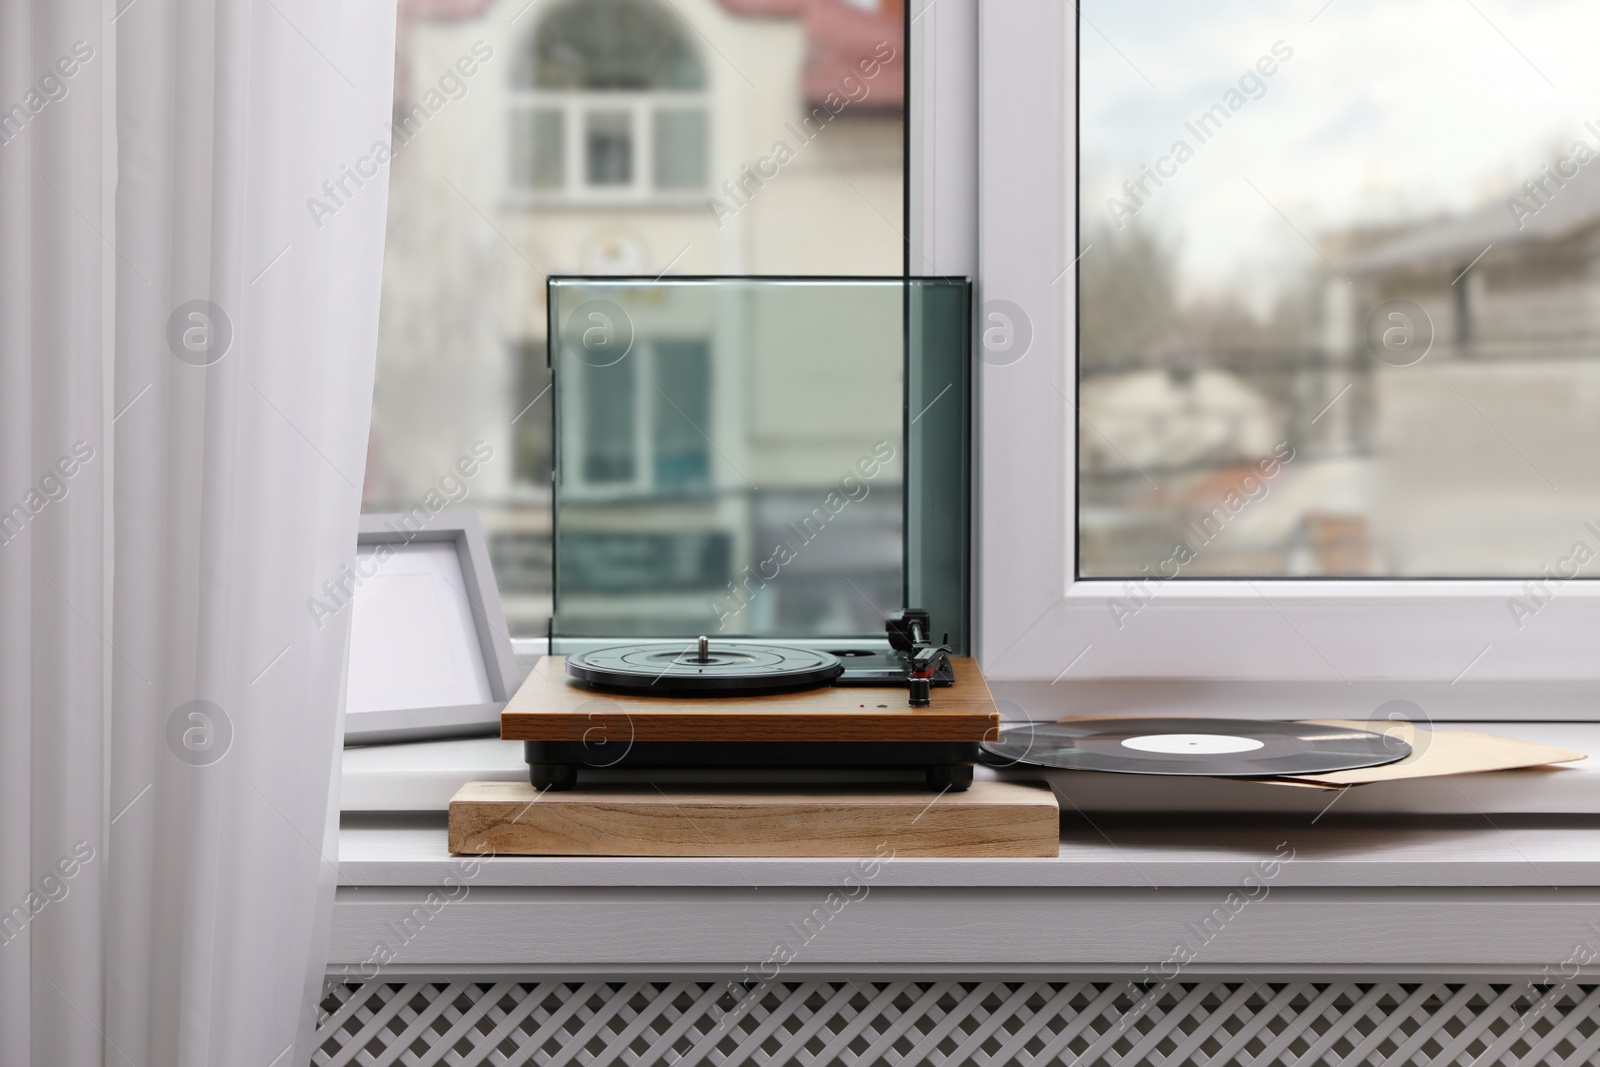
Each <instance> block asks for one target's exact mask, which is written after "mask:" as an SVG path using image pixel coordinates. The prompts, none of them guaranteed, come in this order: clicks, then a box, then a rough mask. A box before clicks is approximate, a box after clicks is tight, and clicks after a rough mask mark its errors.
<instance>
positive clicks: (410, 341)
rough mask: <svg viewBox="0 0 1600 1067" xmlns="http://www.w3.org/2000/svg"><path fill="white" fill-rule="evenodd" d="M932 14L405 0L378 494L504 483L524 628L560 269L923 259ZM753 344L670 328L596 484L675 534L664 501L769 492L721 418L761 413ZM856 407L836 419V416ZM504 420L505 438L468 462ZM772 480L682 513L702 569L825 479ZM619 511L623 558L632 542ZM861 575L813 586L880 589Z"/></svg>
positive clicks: (750, 268)
mask: <svg viewBox="0 0 1600 1067" xmlns="http://www.w3.org/2000/svg"><path fill="white" fill-rule="evenodd" d="M905 31H906V12H905V8H904V5H903V3H902V2H901V0H540V2H539V3H536V4H529V3H528V2H527V0H426V2H417V3H406V4H403V5H401V22H400V28H399V34H398V38H397V44H396V116H395V118H396V126H395V133H394V144H395V151H394V159H393V161H392V163H391V164H390V174H389V179H390V194H389V221H388V234H387V242H386V248H385V253H384V255H385V267H384V279H383V291H382V296H381V300H382V306H381V312H380V327H379V329H380V337H379V352H378V372H377V386H376V391H375V396H374V403H373V421H372V439H371V442H370V448H369V459H368V470H367V473H366V485H365V490H364V499H365V505H364V506H365V508H366V509H367V510H368V511H387V510H411V509H412V508H414V507H417V506H420V505H422V504H423V502H424V501H435V502H436V501H439V500H441V499H442V500H443V501H445V502H446V503H447V505H448V506H450V507H454V508H461V509H470V510H476V511H477V512H478V513H479V515H480V517H481V518H482V520H483V522H484V525H485V528H486V530H487V531H488V534H489V538H490V544H491V552H492V554H493V557H494V563H495V567H496V576H497V579H498V581H499V584H500V589H501V593H502V596H503V598H504V600H505V604H506V613H507V618H508V622H509V625H510V627H511V632H512V634H513V636H519V637H521V636H528V637H537V636H543V635H544V633H545V626H546V620H547V619H548V616H549V611H550V558H551V552H552V545H551V526H550V480H551V448H550V445H551V406H550V402H551V395H550V393H549V391H548V389H549V385H550V376H549V372H548V370H547V369H546V363H545V351H546V329H547V324H546V317H547V313H548V311H547V307H546V295H545V279H546V278H547V277H548V276H550V275H575V274H576V275H588V274H612V275H639V276H644V277H646V278H653V277H655V276H657V275H662V274H665V275H667V276H674V275H743V274H781V275H840V274H849V275H862V274H868V275H872V274H876V275H898V274H900V273H901V271H902V267H903V262H904V256H905V248H906V245H905V241H904V238H903V236H902V232H903V216H904V197H903V189H904V187H905V180H906V171H905V165H904V159H903V151H902V145H903V142H904V135H905V124H904V114H903V112H904V108H903V103H904V77H905V68H904V65H903V64H904V58H903V57H904V37H905ZM738 359H739V356H738V353H737V351H736V350H735V348H734V347H731V346H729V345H728V344H727V343H725V342H719V341H718V339H717V338H714V337H712V336H711V335H710V333H709V332H708V331H707V330H704V329H700V330H696V329H690V328H682V329H679V328H670V329H666V330H665V332H659V333H657V334H653V335H652V336H651V337H650V338H648V339H647V342H646V343H642V344H641V346H640V348H639V350H638V351H637V352H635V353H634V354H633V355H631V356H630V357H629V359H628V360H626V361H625V362H627V363H628V364H629V367H628V369H627V370H624V371H619V372H617V373H616V374H614V375H609V376H606V379H605V383H604V384H603V385H602V386H601V387H600V388H599V389H598V391H596V392H595V393H594V394H593V395H592V397H591V398H589V400H587V401H586V404H585V409H586V410H587V411H588V412H589V417H587V418H586V419H585V420H582V421H585V422H586V424H587V429H586V430H582V431H580V436H579V437H576V438H571V439H569V441H568V442H567V443H566V444H565V445H564V447H572V448H576V449H578V452H577V453H576V454H577V455H579V456H580V457H581V459H580V460H579V462H577V463H576V464H575V466H574V468H573V470H574V472H575V476H576V477H579V478H580V479H581V480H582V482H583V489H584V491H585V492H588V493H591V494H593V496H594V497H595V499H596V500H597V501H600V502H602V503H604V502H605V501H606V500H611V501H614V502H615V508H616V509H617V518H616V522H617V523H632V524H633V525H634V526H635V527H636V528H637V529H638V530H639V531H640V533H641V535H647V536H648V537H650V538H655V540H656V541H658V542H661V544H659V545H657V544H654V542H652V545H653V547H650V551H657V550H659V551H669V550H670V551H675V552H687V550H686V549H685V547H684V546H683V545H678V546H676V547H674V546H673V545H671V544H668V543H667V541H668V540H670V538H671V537H673V536H678V534H675V533H674V532H673V531H670V530H660V531H657V530H656V529H655V526H657V525H662V524H664V523H665V520H664V519H662V518H660V516H661V515H663V514H664V510H663V509H669V508H670V506H671V501H672V500H673V499H683V498H685V497H688V496H694V495H696V494H700V495H704V494H706V493H708V492H713V491H714V492H717V493H720V494H723V495H725V496H727V497H728V498H729V500H734V499H735V498H737V497H739V496H740V495H742V494H745V493H746V492H747V491H748V492H750V493H753V492H754V490H751V489H750V487H749V485H748V484H747V483H746V482H745V481H744V479H743V478H741V477H738V476H737V475H733V474H731V473H730V472H729V471H728V470H727V469H725V468H726V460H724V459H723V458H722V457H719V456H718V455H717V452H716V450H715V449H713V448H712V447H711V446H710V444H709V443H708V441H718V440H721V439H723V435H725V434H727V433H731V432H733V428H734V427H733V424H732V423H731V422H730V421H729V420H730V416H729V414H728V413H729V412H730V411H736V410H737V409H738V402H739V396H738V395H736V390H737V389H738V388H739V386H738V382H739V374H738V372H737V367H736V365H735V364H736V363H737V360H738ZM832 373H833V372H832V371H830V370H829V368H828V367H827V366H826V363H825V362H823V363H819V364H817V365H816V366H815V367H813V368H812V370H811V372H810V373H807V374H804V375H801V376H800V377H799V378H797V380H796V383H795V384H794V386H793V387H792V390H791V393H790V394H789V395H788V396H787V398H786V400H787V402H789V403H791V404H793V405H797V406H807V407H811V408H814V409H815V410H817V411H820V412H824V413H827V412H828V411H829V410H830V409H829V407H828V405H826V404H824V403H823V395H824V393H825V392H826V391H827V390H828V389H830V388H831V386H830V380H831V379H830V374H832ZM597 381H598V379H597ZM657 386H659V387H660V388H659V389H658V388H657ZM886 387H887V385H886ZM621 408H626V411H627V412H628V414H629V419H628V420H622V419H621V418H620V417H619V416H620V415H621V414H622V411H621V410H620V409H621ZM844 417H845V416H844V415H842V414H840V413H838V412H835V413H834V414H832V415H826V414H825V417H823V418H820V419H818V420H816V421H815V424H814V425H813V426H811V427H810V428H808V429H807V431H806V432H807V433H810V434H814V441H813V442H812V444H815V445H816V447H822V445H821V444H820V442H825V441H826V440H827V439H828V437H829V435H830V433H831V432H833V427H832V426H831V425H830V423H829V421H828V420H829V418H835V419H837V418H844ZM624 421H626V422H627V425H626V426H624V425H623V423H624ZM852 429H859V427H852ZM808 440H811V439H805V440H799V441H796V442H794V444H796V445H797V446H798V447H812V445H811V444H808V443H807V441H808ZM478 441H483V442H484V443H485V444H486V445H487V446H488V448H490V449H492V452H493V456H492V458H491V459H490V460H489V461H487V462H485V463H482V464H481V469H480V471H479V473H478V474H477V475H476V476H475V477H474V478H472V479H469V480H462V479H459V478H456V477H453V476H452V475H451V473H450V472H451V471H452V470H453V469H454V465H455V462H456V460H457V459H458V458H459V457H460V456H461V455H463V454H466V453H467V452H468V451H469V450H470V449H471V448H472V447H473V445H474V443H475V442H478ZM724 451H728V452H730V455H731V449H725V450H724ZM738 462H739V463H740V465H741V466H742V467H749V466H754V465H759V463H760V460H759V458H752V459H750V460H749V463H748V464H747V463H746V461H745V460H744V459H743V458H740V459H739V460H738ZM753 480H754V482H755V483H756V484H758V485H759V486H760V488H761V490H762V492H763V493H764V494H765V495H764V496H763V497H762V498H761V499H760V500H755V499H751V500H747V501H745V502H743V503H740V504H738V505H737V506H735V505H734V504H732V503H730V504H729V505H728V506H727V507H726V508H725V509H724V510H725V512H726V514H727V515H729V516H735V517H736V518H729V519H727V520H726V522H725V525H726V528H725V529H719V530H705V531H687V532H683V533H682V535H681V536H682V537H684V538H688V537H690V535H691V534H692V535H693V536H694V537H695V538H698V541H697V542H696V543H697V544H702V545H705V546H711V547H708V548H705V550H704V551H699V550H697V551H696V552H694V553H691V554H689V555H692V558H693V560H695V561H696V562H695V565H694V566H693V567H691V568H689V570H690V571H693V572H694V580H695V581H696V582H700V583H701V584H704V583H706V582H710V581H711V580H712V579H714V578H717V577H718V576H719V575H720V576H722V579H721V580H722V581H723V582H725V581H726V572H737V571H739V569H740V568H741V567H743V566H744V565H745V564H747V563H750V562H753V561H752V560H750V559H746V558H744V554H746V553H749V552H753V551H754V550H755V549H754V543H755V541H754V539H755V537H756V530H757V529H758V528H760V527H761V524H762V523H764V522H769V521H770V522H777V521H781V520H782V519H784V518H786V517H792V516H789V511H790V510H793V508H795V507H799V504H800V503H801V502H806V501H810V500H811V499H812V498H813V497H814V496H815V495H816V490H817V488H818V487H817V486H816V485H814V484H812V481H813V480H812V479H807V478H799V477H798V476H797V475H791V474H788V473H785V472H784V471H782V470H777V471H774V472H772V473H771V476H770V477H767V476H764V475H762V474H754V475H753ZM896 491H897V490H896ZM430 494H431V495H430ZM881 497H882V499H883V500H885V501H887V500H888V499H889V493H888V492H887V491H886V492H885V493H883V494H881ZM606 506H608V507H609V506H611V505H609V504H608V505H606ZM630 508H632V509H635V511H634V512H633V513H631V515H630V513H629V512H628V509H630ZM652 516H655V517H652ZM898 521H899V520H898V509H897V508H891V507H888V506H887V505H886V506H885V507H884V509H883V515H882V516H881V520H880V519H878V518H875V519H874V520H873V522H874V523H876V524H877V525H881V526H883V529H881V530H880V529H877V528H876V526H874V527H873V528H872V529H870V530H865V531H864V532H863V535H862V536H863V537H865V538H867V539H868V541H869V542H870V543H871V544H878V543H879V542H882V541H884V533H885V531H890V527H893V529H896V530H897V529H898V526H897V525H895V524H897V523H898ZM890 532H892V531H890ZM607 536H610V535H607ZM596 538H597V540H596V542H595V545H593V546H591V548H593V549H594V551H596V552H597V553H601V554H602V555H604V557H605V558H606V559H608V560H610V559H615V558H616V557H617V554H618V552H619V551H622V549H620V548H619V547H618V545H617V544H614V543H611V542H607V541H605V540H604V539H603V538H601V536H600V534H598V533H597V534H596ZM613 540H614V539H613ZM624 547H626V546H624ZM647 547H648V546H647ZM638 548H639V546H638V545H634V546H632V547H626V550H627V551H635V550H637V549H638ZM685 558H689V556H687V555H686V557H685ZM863 558H869V564H868V566H867V571H868V572H869V573H855V574H853V575H852V577H851V580H852V581H853V582H855V584H856V585H858V586H860V587H861V588H862V589H863V590H865V591H866V592H867V593H868V594H870V595H872V596H873V597H878V596H879V592H878V590H879V589H882V590H884V591H885V592H884V594H883V597H884V599H885V601H886V602H887V600H888V599H889V593H890V591H892V588H893V586H892V585H891V584H890V579H889V578H888V577H887V575H888V574H889V572H890V570H891V567H890V565H889V563H887V562H885V563H884V564H883V565H882V566H881V567H880V566H878V565H877V564H871V563H870V558H871V557H870V553H869V554H868V555H867V556H863ZM880 570H881V571H883V574H882V575H879V574H878V571H880ZM686 573H687V572H686ZM880 579H881V584H880ZM839 584H840V586H841V587H842V588H843V590H844V591H843V593H842V594H841V593H838V592H837V591H835V590H833V589H832V587H830V586H827V585H826V584H823V585H816V584H813V585H812V586H811V587H810V589H809V591H808V595H809V596H810V597H811V598H812V599H813V600H815V601H817V602H816V603H808V604H806V605H804V606H803V607H797V608H795V609H794V610H804V611H805V612H806V613H807V616H808V617H823V616H837V617H845V616H850V617H854V616H855V615H858V614H860V613H861V612H863V611H866V610H868V609H867V608H866V607H865V606H864V601H862V598H861V597H860V596H858V595H857V594H856V593H855V592H853V591H851V590H850V588H849V587H848V586H847V585H843V583H839ZM844 597H848V598H850V600H852V601H854V603H847V602H846V601H845V600H844V599H843V598H844ZM778 600H779V598H773V601H772V603H771V604H770V605H768V608H769V609H770V610H775V611H787V610H790V609H789V608H788V607H786V606H783V605H781V604H779V603H778Z"/></svg>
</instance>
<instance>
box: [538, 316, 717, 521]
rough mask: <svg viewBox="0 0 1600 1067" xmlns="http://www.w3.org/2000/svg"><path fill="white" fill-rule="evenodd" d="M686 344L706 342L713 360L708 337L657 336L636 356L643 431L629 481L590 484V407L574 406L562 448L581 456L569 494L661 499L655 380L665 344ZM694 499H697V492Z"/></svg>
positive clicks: (637, 421)
mask: <svg viewBox="0 0 1600 1067" xmlns="http://www.w3.org/2000/svg"><path fill="white" fill-rule="evenodd" d="M672 341H677V342H684V343H689V344H704V345H705V346H706V352H707V355H708V357H709V356H710V355H711V354H713V353H714V351H715V350H714V348H713V346H712V340H711V338H709V337H706V336H696V335H685V336H682V337H665V336H660V337H656V338H654V339H653V340H651V341H647V342H641V343H640V344H639V345H638V346H637V348H636V350H635V352H634V353H633V360H634V366H635V367H636V368H637V370H636V371H635V373H636V374H637V375H638V378H637V380H636V381H635V382H634V390H633V408H634V410H633V422H634V425H635V426H636V427H638V430H639V433H638V436H637V437H636V438H635V439H634V442H633V478H632V480H630V481H626V482H594V481H590V480H589V479H588V478H586V477H585V476H584V473H583V459H584V447H585V444H586V440H587V438H586V434H587V431H588V427H587V425H586V422H587V420H586V417H585V411H586V408H585V406H584V405H583V404H582V403H578V404H575V405H573V410H571V411H569V412H568V414H567V417H566V418H565V419H564V420H563V422H562V427H563V428H562V436H563V438H564V439H563V440H562V442H561V447H562V449H563V450H564V451H565V452H566V454H567V455H570V456H575V457H577V460H576V462H575V463H574V465H573V469H572V470H571V471H569V472H568V475H567V482H566V486H565V488H564V490H563V491H564V493H565V495H566V496H567V498H568V499H571V500H586V501H599V500H630V499H636V498H648V499H657V498H659V496H660V495H661V492H662V489H661V487H660V486H659V485H658V484H657V483H656V475H655V469H656V465H655V460H656V420H655V411H656V407H655V397H656V382H657V380H658V378H659V374H660V369H661V368H660V348H659V345H660V344H661V343H663V342H672ZM715 373H716V371H715V363H714V362H713V364H712V375H713V378H712V390H713V395H715V390H716V381H715ZM579 382H580V383H581V384H580V385H579V388H580V389H587V388H588V385H587V383H586V382H585V381H584V379H582V378H580V379H579ZM715 420H716V410H715V404H713V406H712V413H711V423H710V424H709V425H708V426H706V427H705V430H706V432H707V434H708V435H709V434H714V432H715V429H714V428H715ZM713 489H714V486H713V483H711V482H709V481H708V482H707V483H706V485H705V488H704V490H702V491H703V492H705V493H711V492H712V491H713ZM690 495H693V494H692V493H691V494H690Z"/></svg>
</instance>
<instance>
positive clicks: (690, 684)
mask: <svg viewBox="0 0 1600 1067" xmlns="http://www.w3.org/2000/svg"><path fill="white" fill-rule="evenodd" d="M842 673H844V663H843V662H842V661H841V660H840V659H839V657H838V656H835V655H833V654H831V653H828V652H818V651H813V650H812V649H808V648H793V647H790V646H786V645H745V644H739V645H731V644H730V645H720V646H718V647H715V648H712V647H711V646H710V643H709V642H708V641H707V640H706V639H705V638H703V637H702V638H700V639H699V641H698V642H690V643H688V644H679V643H676V642H651V643H647V644H632V645H616V646H614V647H611V648H602V649H597V650H595V651H593V652H581V653H578V654H577V655H574V656H569V657H568V658H567V674H568V675H569V676H570V677H572V678H573V679H575V680H577V681H579V682H583V683H585V684H586V685H592V686H595V687H596V688H601V689H615V690H627V691H630V692H634V691H648V692H656V693H661V694H663V695H678V696H691V695H692V696H712V695H719V694H720V695H733V694H737V693H770V692H779V691H783V690H795V689H809V688H813V687H816V686H823V685H828V684H830V683H831V682H833V681H834V679H836V678H838V677H839V675H841V674H842Z"/></svg>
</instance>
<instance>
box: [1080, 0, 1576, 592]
mask: <svg viewBox="0 0 1600 1067" xmlns="http://www.w3.org/2000/svg"><path fill="white" fill-rule="evenodd" d="M1597 33H1600V9H1597V8H1596V7H1595V6H1594V5H1592V4H1588V3H1579V2H1575V0H1547V2H1542V3H1538V4H1512V3H1508V2H1501V0H1492V2H1491V0H1480V2H1477V3H1473V4H1468V5H1463V4H1460V3H1458V2H1457V0H1406V2H1403V3H1395V2H1393V0H1333V2H1330V3H1312V4H1305V5H1300V4H1295V5H1281V4H1273V5H1262V4H1254V3H1246V2H1243V0H1224V2H1221V3H1214V4H1204V5H1197V4H1192V3H1183V2H1179V0H1133V2H1129V0H1083V3H1082V5H1081V17H1080V25H1079V29H1078V34H1077V40H1078V48H1079V71H1078V77H1079V84H1078V122H1077V129H1078V136H1079V144H1078V150H1079V156H1078V163H1079V191H1080V193H1079V195H1080V202H1079V205H1078V219H1079V231H1078V232H1079V248H1078V251H1079V252H1080V253H1081V259H1080V260H1079V261H1078V262H1077V264H1076V266H1075V267H1074V268H1073V271H1074V275H1075V279H1076V283H1077V285H1078V298H1079V299H1078V309H1079V314H1078V329H1079V348H1078V367H1077V373H1078V382H1079V389H1078V398H1077V400H1078V434H1077V455H1078V465H1077V491H1078V497H1077V499H1078V516H1077V518H1078V523H1077V525H1078V555H1077V559H1078V571H1079V574H1080V576H1082V577H1089V578H1094V577H1113V578H1122V577H1143V576H1151V575H1154V576H1159V577H1166V578H1171V577H1183V578H1200V577H1215V576H1258V577H1287V576H1314V577H1382V578H1403V577H1462V578H1470V577H1512V578H1539V577H1541V576H1543V577H1549V576H1551V575H1555V576H1559V577H1560V578H1562V579H1567V578H1573V577H1578V576H1580V575H1581V576H1589V577H1592V576H1594V575H1596V574H1600V563H1596V562H1591V561H1595V560H1600V524H1596V520H1597V518H1600V512H1597V510H1596V507H1595V501H1596V500H1597V499H1600V460H1597V457H1600V270H1597V269H1596V268H1597V265H1600V260H1597V257H1600V163H1596V162H1594V161H1595V159H1596V158H1597V156H1600V126H1597V125H1596V123H1595V119H1596V115H1595V111H1594V107H1593V104H1594V101H1595V100H1596V99H1597V90H1600V67H1597V66H1596V65H1595V64H1594V63H1593V61H1592V59H1591V57H1589V56H1588V54H1587V51H1588V43H1589V42H1591V41H1593V40H1594V39H1595V38H1596V34H1597Z"/></svg>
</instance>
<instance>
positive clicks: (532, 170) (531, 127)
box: [507, 107, 567, 189]
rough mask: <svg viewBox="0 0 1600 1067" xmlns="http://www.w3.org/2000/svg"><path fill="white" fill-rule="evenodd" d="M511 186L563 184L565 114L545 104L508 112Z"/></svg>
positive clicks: (542, 187) (564, 179)
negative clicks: (509, 116) (509, 121)
mask: <svg viewBox="0 0 1600 1067" xmlns="http://www.w3.org/2000/svg"><path fill="white" fill-rule="evenodd" d="M507 148H508V149H509V150H510V152H511V185H512V188H513V189H560V188H561V187H562V186H563V185H565V184H566V173H567V160H566V155H567V152H566V148H567V146H566V115H564V114H563V113H562V112H560V111H558V110H556V109H554V108H548V107H535V108H521V109H518V110H516V111H513V112H512V113H511V139H510V143H509V144H508V145H507Z"/></svg>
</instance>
